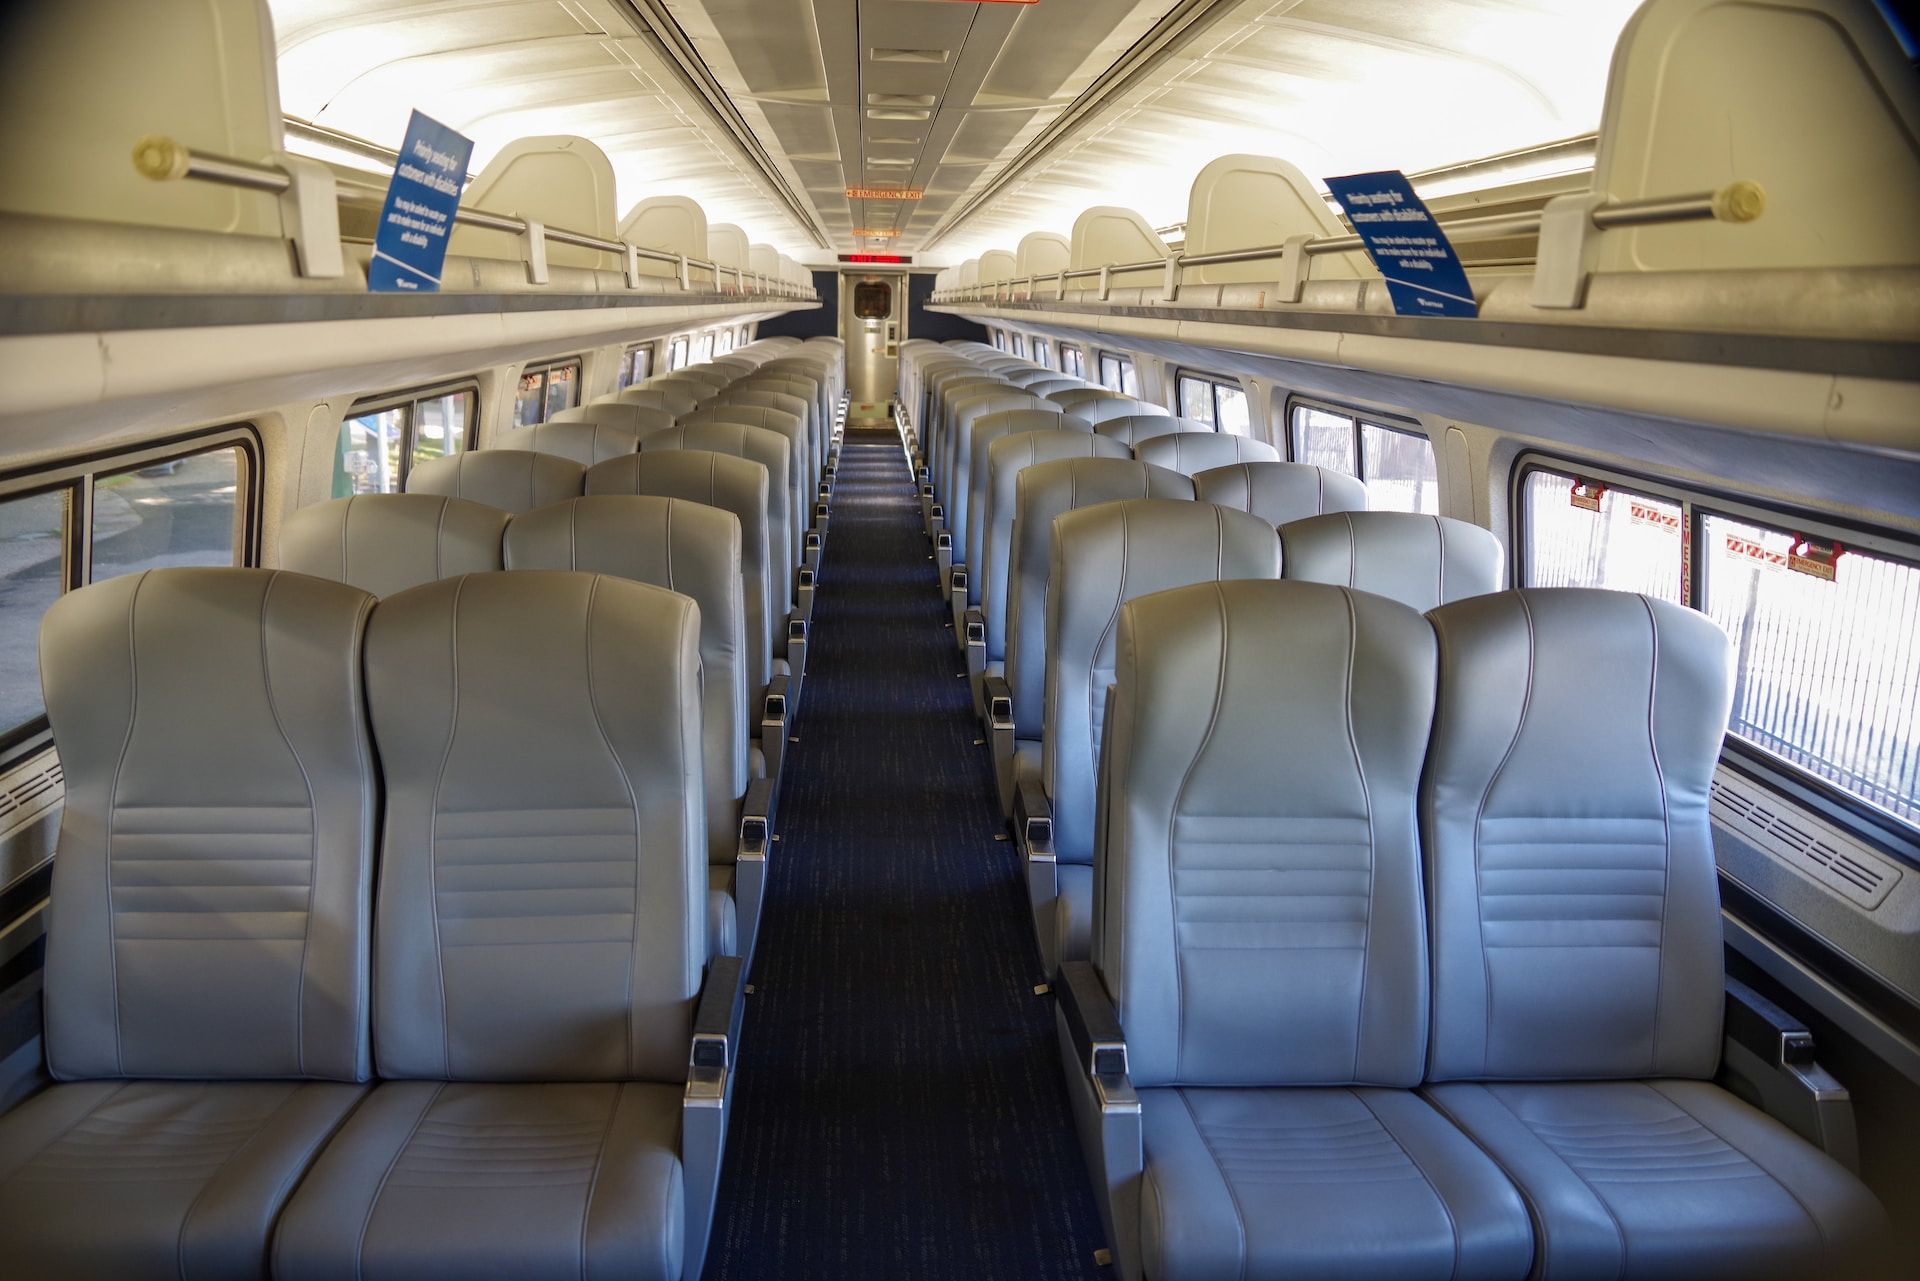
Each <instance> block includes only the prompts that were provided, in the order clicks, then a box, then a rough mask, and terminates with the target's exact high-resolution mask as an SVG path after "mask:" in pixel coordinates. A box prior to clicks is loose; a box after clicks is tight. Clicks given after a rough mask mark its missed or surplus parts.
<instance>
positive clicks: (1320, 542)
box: [1280, 511, 1506, 611]
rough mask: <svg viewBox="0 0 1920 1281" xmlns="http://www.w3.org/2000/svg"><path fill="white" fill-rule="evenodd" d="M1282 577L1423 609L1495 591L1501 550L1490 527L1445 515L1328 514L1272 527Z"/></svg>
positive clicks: (1501, 574) (1501, 575)
mask: <svg viewBox="0 0 1920 1281" xmlns="http://www.w3.org/2000/svg"><path fill="white" fill-rule="evenodd" d="M1280 553H1281V559H1282V561H1283V563H1284V564H1285V565H1286V575H1287V577H1288V578H1298V579H1302V580H1304V581H1306V582H1311V583H1338V584H1339V585H1341V586H1343V587H1354V588H1358V589H1359V590H1360V591H1363V592H1373V593H1374V594H1375V595H1378V596H1391V597H1393V599H1395V600H1397V601H1399V602H1400V603H1401V604H1403V605H1408V606H1411V607H1412V608H1414V609H1418V610H1422V611H1424V610H1429V609H1432V608H1433V607H1434V606H1436V605H1444V604H1446V603H1447V602H1448V601H1455V600H1461V599H1464V598H1465V597H1468V596H1484V595H1486V594H1487V593H1488V592H1497V591H1499V590H1500V586H1501V583H1502V582H1503V581H1504V579H1505V578H1506V553H1505V552H1503V551H1502V550H1501V548H1500V540H1499V538H1498V537H1496V536H1495V535H1494V534H1493V533H1492V531H1490V530H1486V529H1482V528H1481V527H1480V526H1478V525H1475V524H1472V523H1471V522H1469V521H1464V520H1454V519H1453V518H1452V517H1450V516H1421V515H1417V514H1415V513H1413V512H1369V511H1356V512H1335V513H1333V514H1331V515H1327V516H1313V517H1309V518H1308V519H1306V520H1296V521H1290V522H1288V523H1287V524H1286V525H1283V526H1281V528H1280Z"/></svg>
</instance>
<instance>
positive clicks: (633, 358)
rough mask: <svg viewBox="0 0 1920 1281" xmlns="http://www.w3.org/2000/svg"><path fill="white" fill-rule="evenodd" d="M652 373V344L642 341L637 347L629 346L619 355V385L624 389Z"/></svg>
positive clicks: (636, 383)
mask: <svg viewBox="0 0 1920 1281" xmlns="http://www.w3.org/2000/svg"><path fill="white" fill-rule="evenodd" d="M651 373H653V344H652V343H650V342H643V343H641V344H640V345H639V346H637V347H629V348H627V350H626V354H625V355H623V356H621V357H620V386H619V388H618V390H620V391H625V390H626V389H627V388H629V387H633V386H636V385H638V384H640V383H643V382H645V381H646V380H647V377H648V375H650V374H651Z"/></svg>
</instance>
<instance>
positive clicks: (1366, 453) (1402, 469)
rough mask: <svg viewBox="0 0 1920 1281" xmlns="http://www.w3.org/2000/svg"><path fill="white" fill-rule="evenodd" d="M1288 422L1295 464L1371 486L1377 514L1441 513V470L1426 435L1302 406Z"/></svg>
mask: <svg viewBox="0 0 1920 1281" xmlns="http://www.w3.org/2000/svg"><path fill="white" fill-rule="evenodd" d="M1288 420H1289V422H1290V424H1291V427H1292V431H1291V436H1292V446H1293V461H1295V462H1297V463H1312V464H1313V465H1314V466H1316V467H1325V468H1326V469H1328V470H1329V471H1337V472H1344V473H1346V474H1347V475H1349V476H1352V477H1354V478H1356V479H1358V480H1361V481H1364V482H1366V486H1367V505H1368V506H1369V507H1371V508H1373V509H1374V510H1375V511H1396V512H1427V513H1430V514H1437V513H1438V512H1439V510H1440V469H1439V465H1438V463H1437V461H1436V460H1435V458H1434V455H1433V442H1432V441H1431V440H1429V439H1427V436H1426V434H1425V433H1424V432H1420V431H1416V430H1414V429H1413V428H1412V427H1396V426H1393V425H1391V424H1388V423H1385V422H1381V421H1378V420H1375V419H1369V418H1363V417H1361V416H1360V415H1359V414H1357V413H1353V412H1350V411H1347V410H1342V409H1337V408H1335V407H1333V406H1331V405H1314V404H1308V403H1305V402H1300V401H1295V402H1293V404H1292V406H1291V408H1290V410H1289V413H1288Z"/></svg>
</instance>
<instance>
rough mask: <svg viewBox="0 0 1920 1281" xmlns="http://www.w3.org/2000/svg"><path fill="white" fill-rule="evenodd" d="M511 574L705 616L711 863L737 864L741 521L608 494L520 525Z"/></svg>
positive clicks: (511, 551)
mask: <svg viewBox="0 0 1920 1281" xmlns="http://www.w3.org/2000/svg"><path fill="white" fill-rule="evenodd" d="M506 555H507V568H508V569H510V570H524V569H577V570H582V571H584V572H586V573H590V574H609V575H612V576H613V577H615V578H627V579H631V580H633V581H634V582H636V583H652V584H653V585H654V586H656V587H665V588H667V589H668V590H670V591H676V592H679V593H680V594H681V595H682V596H690V597H692V598H693V601H694V603H695V604H696V605H698V606H699V607H700V672H701V683H702V685H703V687H704V691H705V692H704V696H703V698H702V707H703V713H702V717H701V720H702V724H703V726H704V741H705V743H706V752H705V758H704V759H705V769H706V779H707V861H708V862H709V863H714V864H719V865H721V866H728V865H731V864H732V862H733V858H734V854H735V852H736V851H737V850H738V847H739V831H740V798H741V797H742V796H745V795H746V793H747V737H748V735H747V664H746V648H747V618H746V614H747V607H746V597H745V589H744V585H743V582H742V579H741V577H740V522H739V521H738V520H737V519H736V518H735V517H734V516H733V514H732V513H730V512H723V511H721V510H720V509H719V508H718V507H708V506H705V505H703V504H701V503H690V502H688V501H686V500H685V499H682V498H653V497H641V496H638V495H634V494H601V495H596V496H594V497H592V498H574V499H569V500H568V501H566V502H564V503H555V504H554V505H553V506H551V507H542V508H540V509H539V510H537V511H530V512H528V513H526V514H525V515H524V516H515V517H514V518H513V524H512V525H510V526H508V527H507V538H506Z"/></svg>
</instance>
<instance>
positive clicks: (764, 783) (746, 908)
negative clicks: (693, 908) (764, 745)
mask: <svg viewBox="0 0 1920 1281" xmlns="http://www.w3.org/2000/svg"><path fill="white" fill-rule="evenodd" d="M778 794H779V793H778V789H777V788H776V786H775V785H774V780H772V779H770V778H756V779H754V780H753V781H752V782H751V783H749V784H747V794H746V796H744V797H743V798H741V801H740V833H739V838H738V840H737V842H736V843H735V845H734V851H733V902H734V911H735V915H736V917H737V919H738V920H739V923H740V961H741V963H742V964H743V965H751V964H753V949H754V946H755V944H756V943H758V942H759V939H760V914H761V912H762V910H763V909H764V908H765V906H766V900H767V856H768V855H769V854H771V853H772V852H773V807H774V802H775V798H776V797H777V796H778Z"/></svg>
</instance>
